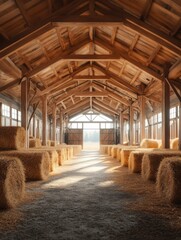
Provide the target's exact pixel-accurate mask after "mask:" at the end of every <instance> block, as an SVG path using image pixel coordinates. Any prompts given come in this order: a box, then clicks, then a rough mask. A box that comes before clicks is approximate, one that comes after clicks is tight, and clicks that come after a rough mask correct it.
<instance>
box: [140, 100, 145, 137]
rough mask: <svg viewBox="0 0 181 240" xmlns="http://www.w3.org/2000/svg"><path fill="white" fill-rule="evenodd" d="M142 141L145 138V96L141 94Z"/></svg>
mask: <svg viewBox="0 0 181 240" xmlns="http://www.w3.org/2000/svg"><path fill="white" fill-rule="evenodd" d="M140 109H141V112H140V141H142V139H144V138H145V97H144V96H140Z"/></svg>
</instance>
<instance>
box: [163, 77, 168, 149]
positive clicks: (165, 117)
mask: <svg viewBox="0 0 181 240" xmlns="http://www.w3.org/2000/svg"><path fill="white" fill-rule="evenodd" d="M162 147H163V148H170V87H169V84H168V83H167V81H166V80H163V82H162Z"/></svg>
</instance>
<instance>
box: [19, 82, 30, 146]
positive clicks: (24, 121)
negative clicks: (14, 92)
mask: <svg viewBox="0 0 181 240" xmlns="http://www.w3.org/2000/svg"><path fill="white" fill-rule="evenodd" d="M28 90H29V80H28V79H26V80H24V81H22V82H21V126H22V127H24V129H25V131H26V138H25V139H26V140H25V142H26V143H25V147H26V148H28V145H29V136H28V135H29V134H28Z"/></svg>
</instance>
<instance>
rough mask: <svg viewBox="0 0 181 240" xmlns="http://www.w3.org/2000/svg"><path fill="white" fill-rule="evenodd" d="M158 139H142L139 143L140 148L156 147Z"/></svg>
mask: <svg viewBox="0 0 181 240" xmlns="http://www.w3.org/2000/svg"><path fill="white" fill-rule="evenodd" d="M158 145H159V144H158V141H157V140H155V139H146V138H145V139H143V140H142V141H141V143H140V147H142V148H158Z"/></svg>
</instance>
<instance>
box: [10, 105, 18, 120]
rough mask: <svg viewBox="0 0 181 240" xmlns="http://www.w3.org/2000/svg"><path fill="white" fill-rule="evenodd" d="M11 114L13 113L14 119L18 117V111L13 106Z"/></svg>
mask: <svg viewBox="0 0 181 240" xmlns="http://www.w3.org/2000/svg"><path fill="white" fill-rule="evenodd" d="M11 114H12V119H17V116H18V113H17V110H16V109H14V108H12V109H11Z"/></svg>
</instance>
